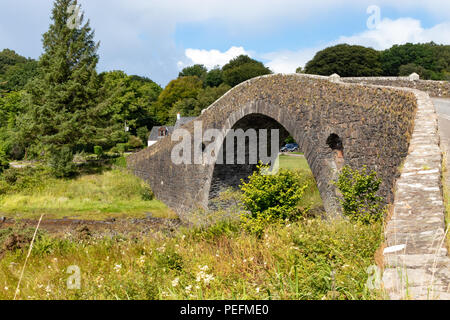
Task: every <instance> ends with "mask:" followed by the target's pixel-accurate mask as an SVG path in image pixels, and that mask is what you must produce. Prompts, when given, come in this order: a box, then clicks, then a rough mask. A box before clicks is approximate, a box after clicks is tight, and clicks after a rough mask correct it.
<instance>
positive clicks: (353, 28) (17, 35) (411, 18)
mask: <svg viewBox="0 0 450 320" xmlns="http://www.w3.org/2000/svg"><path fill="white" fill-rule="evenodd" d="M0 1H1V3H0V8H2V10H1V11H0V48H10V49H13V50H16V51H17V52H18V53H20V54H22V55H25V56H28V57H32V58H38V57H39V55H40V54H41V52H42V45H41V35H42V33H44V32H45V31H46V30H47V28H48V24H49V23H50V19H49V17H50V10H51V7H52V3H53V1H51V0H0ZM79 2H80V4H81V6H82V10H83V11H84V12H85V15H86V17H87V18H89V19H90V21H91V25H92V27H93V28H94V29H95V31H96V40H98V41H100V51H99V53H100V58H101V59H100V63H99V66H98V69H99V71H105V70H116V69H120V70H124V71H126V72H127V73H129V74H138V75H142V76H147V77H149V78H151V79H153V80H154V81H156V82H158V83H159V84H161V85H163V86H164V85H166V84H167V83H168V81H170V80H171V79H173V78H175V77H176V76H177V75H178V72H179V70H180V69H181V68H183V67H184V66H188V65H192V64H194V63H202V64H205V65H206V66H207V67H209V68H212V67H214V66H215V65H223V64H224V63H226V62H227V61H228V60H230V59H231V58H233V57H234V56H236V55H239V54H248V55H250V56H252V57H253V58H255V59H258V60H260V61H263V62H264V63H265V64H266V65H267V66H268V67H270V68H271V69H272V70H273V71H274V72H283V73H289V72H295V69H296V67H298V66H303V65H304V64H305V63H306V62H307V61H308V60H310V59H311V58H312V57H313V56H314V54H315V53H316V52H317V51H318V50H321V49H323V48H325V47H327V46H330V45H334V44H338V43H350V44H361V45H365V46H371V47H373V48H375V49H379V50H381V49H385V48H388V47H390V46H392V45H393V44H401V43H406V42H428V41H435V42H437V43H444V44H450V1H449V0H428V1H423V0H420V1H419V0H408V1H406V0H396V1H393V0H390V1H388V0H379V1H375V0H359V1H356V0H316V1H311V0H307V1H302V0H300V1H299V0H207V1H205V0H80V1H79ZM373 5H375V6H377V7H378V8H379V9H380V19H379V20H378V19H377V20H372V21H375V22H377V23H376V24H372V25H371V27H370V28H369V27H368V25H367V20H368V19H369V18H370V17H371V16H372V14H373V12H371V13H367V8H368V7H369V6H373Z"/></svg>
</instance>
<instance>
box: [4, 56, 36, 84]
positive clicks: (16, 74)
mask: <svg viewBox="0 0 450 320" xmlns="http://www.w3.org/2000/svg"><path fill="white" fill-rule="evenodd" d="M37 74H38V62H37V61H35V60H28V61H26V62H23V63H18V64H15V65H13V66H9V67H8V68H7V69H6V72H5V73H4V74H3V75H0V91H5V92H10V91H20V90H23V89H24V88H25V85H26V84H27V83H28V81H30V80H31V79H33V78H34V77H35V76H37Z"/></svg>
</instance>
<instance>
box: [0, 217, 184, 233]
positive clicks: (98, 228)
mask: <svg viewBox="0 0 450 320" xmlns="http://www.w3.org/2000/svg"><path fill="white" fill-rule="evenodd" d="M37 224H38V220H30V219H21V220H17V221H16V220H14V219H10V218H4V217H0V229H6V228H9V227H14V226H18V225H20V226H21V228H30V227H31V228H35V227H36V226H37ZM181 225H182V223H181V221H180V220H178V219H161V218H146V219H117V220H116V219H109V220H105V221H94V220H75V219H43V220H42V221H41V224H40V226H39V229H40V230H45V231H47V232H48V233H50V234H54V235H71V234H76V233H80V232H84V233H89V234H91V233H92V234H96V235H100V236H104V235H118V234H121V235H130V234H133V235H137V234H141V235H145V234H152V233H155V231H163V232H169V233H170V232H174V231H175V230H176V229H178V227H180V226H181Z"/></svg>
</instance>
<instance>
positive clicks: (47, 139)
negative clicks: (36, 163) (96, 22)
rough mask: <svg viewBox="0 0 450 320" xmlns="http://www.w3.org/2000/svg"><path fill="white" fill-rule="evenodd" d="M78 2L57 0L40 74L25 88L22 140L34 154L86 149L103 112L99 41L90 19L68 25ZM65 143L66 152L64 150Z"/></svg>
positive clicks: (46, 36)
mask: <svg viewBox="0 0 450 320" xmlns="http://www.w3.org/2000/svg"><path fill="white" fill-rule="evenodd" d="M71 5H75V6H76V5H77V0H56V1H55V2H54V5H53V10H52V15H51V19H52V24H51V25H50V27H49V30H48V31H47V32H46V33H45V34H44V35H43V48H44V53H43V54H42V56H41V57H40V61H39V74H38V76H37V77H35V78H34V79H33V80H32V81H30V82H29V83H28V85H27V86H26V90H27V92H28V98H27V112H26V114H25V115H24V116H22V117H21V118H20V124H19V126H20V128H21V138H22V139H23V141H26V142H27V144H28V146H29V151H30V152H32V153H33V154H34V155H35V156H36V155H42V154H46V153H52V152H54V153H55V154H61V153H64V155H65V159H68V158H69V156H70V154H71V153H72V151H75V150H76V149H85V148H87V147H88V146H89V145H90V144H91V143H92V140H95V137H96V135H97V130H96V128H97V126H98V125H100V124H101V121H102V119H101V114H102V110H99V109H98V108H97V106H96V95H97V91H98V85H97V73H96V70H95V68H96V66H97V62H98V55H97V50H98V44H97V43H95V42H94V32H93V31H92V29H91V27H90V26H89V21H88V22H86V23H84V24H83V21H84V14H83V15H81V16H80V20H79V21H80V24H79V26H75V27H73V28H72V26H71V25H70V24H68V22H69V21H71V19H73V17H72V13H70V12H68V8H69V6H71ZM63 147H64V150H63Z"/></svg>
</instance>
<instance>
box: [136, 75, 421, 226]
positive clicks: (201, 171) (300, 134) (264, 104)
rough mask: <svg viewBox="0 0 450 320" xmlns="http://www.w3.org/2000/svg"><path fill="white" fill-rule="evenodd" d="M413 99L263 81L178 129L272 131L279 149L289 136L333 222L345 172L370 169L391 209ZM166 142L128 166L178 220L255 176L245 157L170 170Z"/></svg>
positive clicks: (330, 84) (363, 89)
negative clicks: (340, 179) (344, 169)
mask: <svg viewBox="0 0 450 320" xmlns="http://www.w3.org/2000/svg"><path fill="white" fill-rule="evenodd" d="M417 99H418V97H417V95H416V93H415V92H412V91H406V90H403V89H397V88H392V87H391V88H389V87H374V86H370V85H362V84H353V83H343V82H341V81H337V80H336V78H334V77H331V78H329V77H320V76H305V75H296V74H293V75H269V76H263V77H259V78H255V79H252V80H249V81H247V82H244V83H242V84H240V85H239V86H236V87H235V88H233V89H232V90H230V91H229V92H228V93H227V94H225V95H224V96H223V97H222V98H220V99H219V100H217V101H216V102H215V103H214V104H212V105H211V106H210V107H209V108H208V109H207V110H205V111H204V112H203V114H202V115H201V116H199V117H198V118H197V119H196V121H195V122H194V121H193V122H191V123H188V124H187V125H185V126H184V129H186V130H187V131H188V132H189V133H190V134H191V135H192V136H194V129H195V128H194V126H197V127H201V129H202V130H203V132H204V131H205V130H207V129H218V130H220V131H221V132H223V133H224V135H225V133H226V130H227V129H243V130H244V131H245V130H247V129H250V128H252V129H255V130H256V131H259V130H261V129H273V128H276V129H280V131H279V132H280V135H279V139H280V141H283V140H284V139H285V138H286V137H287V136H288V135H289V134H290V135H292V136H293V137H294V139H295V140H296V141H297V143H298V144H299V146H300V150H301V151H302V152H304V154H305V158H306V160H307V161H308V164H309V166H310V168H311V170H312V172H313V174H314V177H315V179H316V182H317V186H318V189H319V191H320V194H321V197H322V200H323V202H324V206H325V209H326V211H327V213H328V214H329V215H334V214H336V213H337V212H339V204H338V201H337V200H336V190H335V187H334V185H333V184H332V183H331V181H332V180H333V179H335V178H336V175H337V172H338V170H339V168H340V167H341V166H342V165H344V164H348V165H350V166H352V167H354V168H362V166H364V165H366V166H368V167H369V168H372V169H375V170H376V171H377V172H378V173H379V176H380V177H381V178H382V180H383V184H382V186H381V194H382V195H383V196H384V198H385V199H386V203H391V202H392V200H393V195H394V193H393V187H394V183H395V180H396V178H397V177H398V176H399V170H398V168H399V166H400V164H401V163H402V161H403V160H404V159H405V157H406V155H407V153H408V146H409V139H410V137H411V134H412V132H413V126H414V117H415V113H416V110H417ZM171 140H172V139H171V137H170V136H169V137H167V138H165V139H163V140H161V141H160V142H159V143H157V144H156V145H154V146H152V147H150V148H148V149H146V150H144V151H142V152H140V153H137V154H135V155H133V156H131V157H130V158H129V160H128V164H129V166H130V168H132V170H133V171H134V173H135V174H136V175H137V176H139V177H141V178H143V179H144V180H146V181H148V182H149V183H150V185H151V187H152V189H153V191H154V193H155V195H156V196H157V198H158V199H161V200H162V201H164V202H165V203H166V204H167V205H168V206H170V207H171V208H173V209H174V210H175V211H177V212H178V213H179V214H180V217H181V218H184V217H186V214H187V213H188V212H189V211H191V210H193V209H196V208H197V207H203V208H206V207H208V204H209V201H210V200H211V198H213V197H214V196H215V195H217V194H218V192H220V190H222V189H224V188H226V187H229V186H232V187H236V186H237V185H239V183H240V180H241V179H245V178H247V177H248V176H249V175H250V174H251V172H252V171H253V170H254V168H255V166H254V165H252V164H249V163H248V162H249V161H248V160H249V157H247V158H246V160H247V162H246V163H244V164H232V165H231V164H215V163H200V162H197V164H179V165H175V164H174V163H173V161H172V160H171V154H172V150H173V148H174V146H175V145H177V144H179V143H180V142H179V141H171ZM225 140H226V138H225ZM223 145H224V146H226V143H223ZM207 147H208V142H205V141H204V142H203V146H202V145H197V146H195V145H192V151H191V157H192V162H191V163H193V162H194V158H193V157H194V153H195V151H194V149H197V151H198V150H199V149H201V150H205V148H207ZM223 149H226V147H224V148H223ZM246 151H247V153H248V150H246ZM200 152H201V151H200ZM221 152H223V150H222V151H221Z"/></svg>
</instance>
